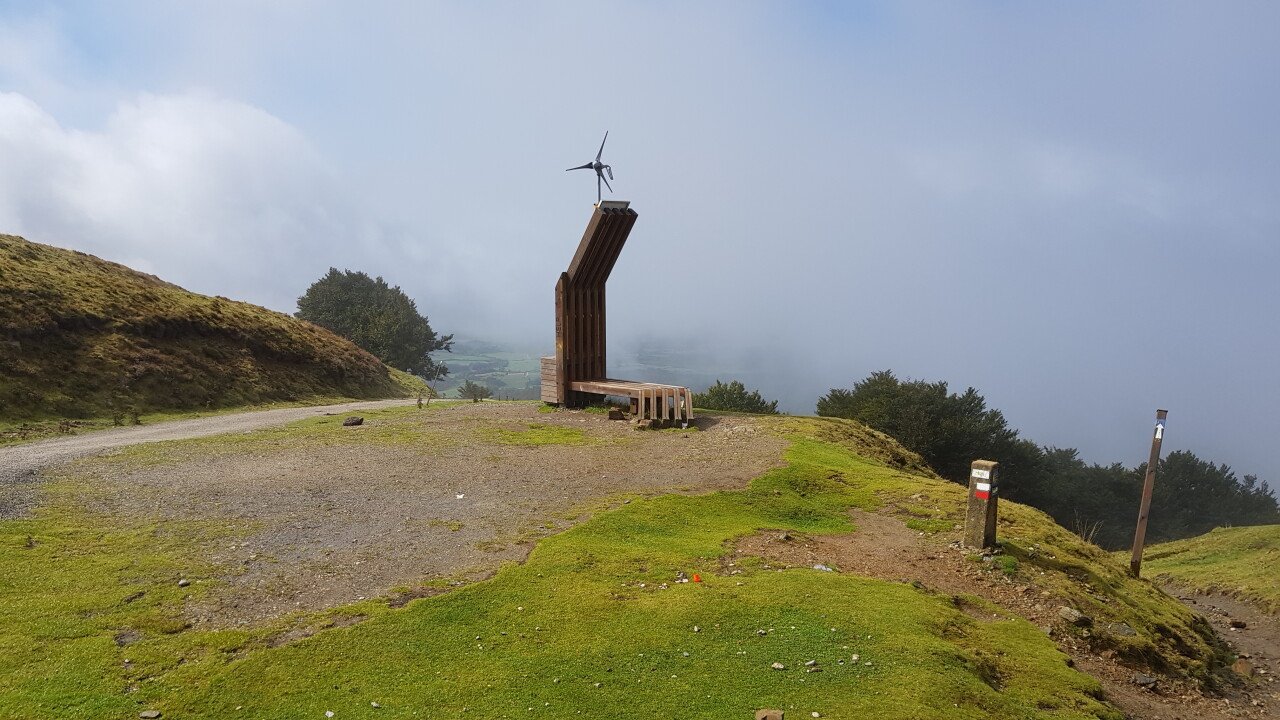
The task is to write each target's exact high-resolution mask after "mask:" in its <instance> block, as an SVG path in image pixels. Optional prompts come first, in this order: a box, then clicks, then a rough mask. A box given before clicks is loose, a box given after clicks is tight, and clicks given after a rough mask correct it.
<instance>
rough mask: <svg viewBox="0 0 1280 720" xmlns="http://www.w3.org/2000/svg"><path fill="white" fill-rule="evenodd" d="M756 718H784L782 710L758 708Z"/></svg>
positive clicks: (758, 719) (762, 719)
mask: <svg viewBox="0 0 1280 720" xmlns="http://www.w3.org/2000/svg"><path fill="white" fill-rule="evenodd" d="M756 720H783V717H782V711H781V710H757V711H756Z"/></svg>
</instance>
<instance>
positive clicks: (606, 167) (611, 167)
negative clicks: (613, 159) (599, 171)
mask: <svg viewBox="0 0 1280 720" xmlns="http://www.w3.org/2000/svg"><path fill="white" fill-rule="evenodd" d="M604 169H605V171H606V172H608V173H609V179H610V180H612V179H613V166H612V165H605V166H604Z"/></svg>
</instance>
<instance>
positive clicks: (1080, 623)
mask: <svg viewBox="0 0 1280 720" xmlns="http://www.w3.org/2000/svg"><path fill="white" fill-rule="evenodd" d="M1058 617H1060V618H1062V619H1063V620H1066V621H1067V622H1069V623H1071V624H1072V625H1075V626H1076V627H1088V626H1089V625H1092V624H1093V618H1091V617H1089V616H1088V615H1085V614H1084V613H1082V612H1080V611H1079V610H1076V609H1075V608H1073V607H1067V606H1066V605H1063V606H1062V607H1060V608H1058Z"/></svg>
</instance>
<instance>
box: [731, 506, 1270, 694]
mask: <svg viewBox="0 0 1280 720" xmlns="http://www.w3.org/2000/svg"><path fill="white" fill-rule="evenodd" d="M852 515H853V521H854V523H855V525H856V526H857V527H858V530H857V531H856V532H853V533H850V534H847V535H829V536H818V537H807V536H803V535H790V534H781V533H779V532H777V531H773V532H763V533H759V534H756V535H752V536H750V537H747V538H743V539H742V540H741V541H739V542H738V543H737V545H735V547H734V548H733V552H732V553H731V554H729V555H726V557H725V559H724V561H723V562H724V563H726V565H727V564H729V563H736V562H737V559H738V558H741V557H744V556H751V557H759V558H763V559H765V560H766V561H767V562H768V563H769V566H768V567H773V568H790V567H813V566H815V565H823V566H826V567H830V568H834V569H835V570H836V571H837V572H850V573H856V574H858V575H865V576H867V577H874V578H880V579H884V580H893V581H898V582H914V583H917V584H920V585H922V586H923V587H924V588H926V589H929V590H934V591H937V592H941V593H946V594H950V595H960V594H967V595H976V596H978V597H981V598H983V599H984V600H986V601H988V602H990V603H992V604H994V605H996V606H998V607H999V608H1000V609H1001V610H1002V611H1004V612H1008V613H1012V614H1014V615H1018V616H1021V617H1023V618H1026V619H1027V620H1028V621H1030V622H1031V623H1033V624H1035V625H1037V626H1040V627H1044V628H1049V629H1053V628H1056V627H1057V626H1060V625H1061V620H1060V619H1059V618H1058V617H1057V608H1058V606H1059V605H1062V604H1063V603H1062V602H1060V601H1056V600H1055V598H1054V597H1053V596H1052V595H1051V594H1050V593H1048V592H1042V591H1038V590H1037V589H1036V588H1034V587H1031V586H1029V585H1024V584H1020V583H1017V582H1013V581H1010V580H1009V579H1007V578H1005V577H1004V576H1003V575H1002V574H1001V573H999V572H988V571H984V568H983V567H982V566H980V565H979V564H977V563H974V562H972V561H970V560H968V559H966V556H967V555H968V554H969V552H970V551H968V550H965V549H963V548H960V547H958V543H956V542H954V541H956V540H958V533H953V534H950V535H948V534H942V535H940V536H937V537H928V536H922V534H921V533H919V532H916V531H915V530H911V529H909V528H907V527H906V525H904V524H903V523H902V521H900V520H898V519H896V518H893V517H889V516H886V515H879V514H876V513H868V512H863V511H860V510H854V511H852ZM1189 602H1191V604H1192V608H1193V609H1194V610H1196V611H1197V612H1200V613H1202V614H1206V615H1208V617H1209V618H1210V620H1211V621H1213V622H1214V625H1215V628H1216V629H1217V630H1218V632H1219V634H1221V635H1222V636H1223V637H1224V638H1227V639H1229V640H1231V641H1233V642H1234V644H1235V645H1236V647H1237V648H1238V651H1239V652H1240V653H1241V655H1242V657H1243V656H1244V655H1249V656H1250V657H1251V658H1252V659H1251V660H1250V661H1251V662H1252V663H1253V667H1254V668H1255V671H1254V677H1253V678H1252V679H1249V680H1246V681H1244V682H1243V683H1242V684H1241V685H1240V686H1239V687H1233V688H1229V689H1228V690H1227V691H1226V693H1225V694H1224V695H1222V696H1216V697H1215V696H1209V695H1205V694H1202V693H1200V692H1199V691H1197V690H1195V689H1193V688H1191V687H1186V686H1170V685H1168V684H1167V683H1163V682H1162V684H1161V685H1160V686H1159V689H1158V690H1156V691H1150V690H1146V689H1143V688H1140V687H1138V686H1136V685H1135V684H1134V683H1133V677H1134V670H1133V669H1132V668H1127V667H1125V666H1124V665H1123V664H1121V663H1120V662H1119V661H1118V660H1117V659H1116V658H1115V657H1114V655H1112V654H1111V653H1103V654H1102V655H1096V654H1094V653H1092V652H1090V650H1089V648H1087V647H1085V646H1083V645H1081V644H1079V643H1077V641H1076V640H1075V639H1074V638H1073V637H1072V636H1070V635H1069V634H1067V633H1062V632H1057V631H1054V632H1053V633H1052V637H1054V639H1055V640H1057V642H1058V646H1059V648H1060V649H1061V650H1062V651H1063V652H1065V653H1066V654H1067V655H1068V656H1069V657H1070V658H1071V659H1072V661H1073V662H1074V663H1075V665H1076V667H1078V668H1079V669H1080V670H1082V671H1084V672H1087V673H1089V674H1090V675H1093V676H1094V677H1096V678H1097V679H1098V680H1099V682H1101V683H1102V686H1103V689H1104V691H1105V692H1106V694H1107V698H1108V699H1109V700H1110V701H1111V702H1113V703H1114V704H1115V705H1116V706H1117V707H1119V708H1120V709H1121V710H1123V711H1124V712H1125V713H1126V714H1127V715H1128V716H1129V717H1131V718H1136V719H1140V720H1175V719H1181V720H1192V719H1194V720H1225V719H1226V718H1280V681H1278V680H1276V673H1278V672H1280V667H1277V658H1278V657H1280V649H1278V648H1277V645H1276V643H1277V641H1280V626H1278V625H1277V623H1276V621H1275V619H1274V618H1268V617H1266V616H1263V615H1261V614H1260V613H1258V612H1257V611H1253V610H1251V609H1250V608H1247V607H1243V608H1242V607H1239V604H1238V603H1235V602H1234V601H1232V600H1231V599H1230V598H1221V597H1217V596H1215V597H1213V598H1211V599H1208V600H1203V599H1196V598H1190V599H1189ZM962 609H963V610H964V611H965V612H966V613H968V614H969V615H971V616H973V617H975V618H977V619H979V620H992V619H996V618H997V617H999V616H995V615H992V614H991V612H990V610H989V609H987V608H983V607H977V606H968V605H966V606H963V607H962ZM1231 618H1236V619H1243V620H1244V621H1245V622H1246V624H1247V627H1246V628H1245V629H1244V630H1232V629H1231V628H1230V627H1229V625H1230V619H1231Z"/></svg>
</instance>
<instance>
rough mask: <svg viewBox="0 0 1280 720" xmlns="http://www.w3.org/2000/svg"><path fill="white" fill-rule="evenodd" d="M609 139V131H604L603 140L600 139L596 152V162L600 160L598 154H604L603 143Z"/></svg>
mask: <svg viewBox="0 0 1280 720" xmlns="http://www.w3.org/2000/svg"><path fill="white" fill-rule="evenodd" d="M608 139H609V131H608V130H605V131H604V140H601V141H600V152H598V153H596V162H600V156H601V155H603V154H604V143H605V141H606V140H608Z"/></svg>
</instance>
